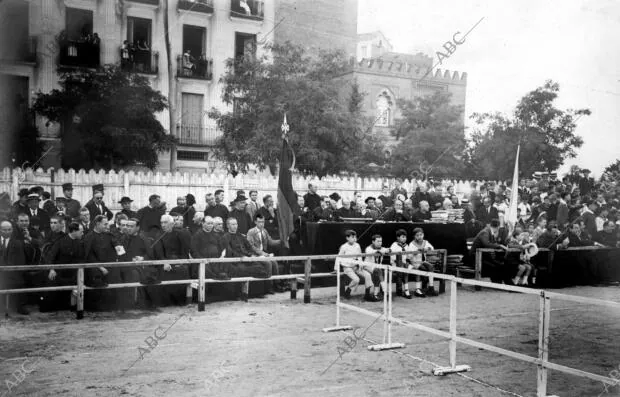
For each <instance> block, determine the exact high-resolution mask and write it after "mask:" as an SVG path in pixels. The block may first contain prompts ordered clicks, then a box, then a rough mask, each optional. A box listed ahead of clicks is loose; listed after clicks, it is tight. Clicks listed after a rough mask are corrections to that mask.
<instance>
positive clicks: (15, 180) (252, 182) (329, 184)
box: [0, 168, 481, 210]
mask: <svg viewBox="0 0 620 397" xmlns="http://www.w3.org/2000/svg"><path fill="white" fill-rule="evenodd" d="M67 182H71V183H73V188H74V191H73V198H75V199H77V200H79V201H80V202H81V203H82V204H85V203H86V202H87V201H88V200H90V198H91V197H92V185H95V184H99V183H102V184H103V185H104V187H105V197H104V201H105V203H106V205H107V206H108V207H109V208H110V209H111V210H118V209H120V204H118V201H119V200H120V199H121V197H123V196H129V197H131V198H132V199H133V200H134V202H133V208H135V209H137V208H141V207H143V206H145V205H147V204H148V197H149V196H150V195H151V194H158V195H160V196H161V197H162V200H163V201H166V202H167V203H168V208H172V207H173V206H175V205H176V198H177V197H179V196H185V195H187V194H188V193H191V194H193V195H194V196H195V197H196V201H197V205H196V208H197V209H199V210H200V209H202V208H204V203H205V199H204V197H205V195H206V194H207V193H213V192H214V191H215V190H217V189H223V190H224V192H225V203H227V202H229V201H230V200H232V199H233V198H234V197H236V192H237V190H244V191H245V193H246V196H247V195H248V194H249V191H250V190H257V191H258V192H259V199H260V198H261V197H263V196H265V195H267V194H271V195H272V196H274V199H275V198H276V196H277V194H276V192H277V187H278V180H277V177H273V176H271V175H270V174H269V173H256V172H253V173H248V174H239V175H237V176H236V177H234V178H233V177H232V175H230V174H227V173H226V172H225V171H216V172H213V173H209V174H207V173H202V174H197V173H179V172H177V173H170V172H165V173H163V172H135V171H128V172H125V171H119V172H115V171H104V170H101V171H94V170H90V171H85V170H79V171H75V170H72V169H71V170H68V171H65V170H62V169H61V170H55V169H52V168H50V169H48V170H47V171H46V170H43V169H41V168H39V169H36V170H32V169H30V168H28V169H25V170H22V169H20V168H15V169H10V168H4V169H3V170H2V173H0V192H8V193H9V195H10V197H11V199H12V200H17V196H18V192H19V189H21V188H31V187H34V186H42V187H43V188H44V189H45V191H48V192H50V193H51V194H52V198H54V197H58V196H62V184H63V183H67ZM310 182H314V183H316V184H317V185H318V186H319V189H318V193H319V194H322V195H323V194H325V195H329V194H331V193H333V192H338V193H339V194H340V195H341V196H342V197H348V198H352V197H353V196H354V192H355V191H361V192H362V195H363V197H366V196H370V195H373V196H378V195H380V194H381V186H382V184H383V182H388V183H389V185H390V187H393V186H394V180H392V179H387V178H361V177H341V176H328V177H324V178H321V179H318V178H310V177H308V178H306V177H304V176H301V175H294V176H293V188H294V189H295V190H296V191H297V192H298V193H301V194H305V192H306V191H307V189H308V183H310ZM471 182H473V181H456V180H444V181H442V186H443V187H444V188H445V187H447V186H450V185H453V186H454V187H455V190H456V193H457V195H459V196H463V195H468V194H469V193H470V190H471V187H470V185H471ZM476 182H478V184H480V183H481V182H480V181H476ZM403 186H404V187H405V188H406V189H407V191H409V192H410V191H412V190H413V189H415V186H416V181H405V182H403Z"/></svg>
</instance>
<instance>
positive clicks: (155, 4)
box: [129, 0, 159, 6]
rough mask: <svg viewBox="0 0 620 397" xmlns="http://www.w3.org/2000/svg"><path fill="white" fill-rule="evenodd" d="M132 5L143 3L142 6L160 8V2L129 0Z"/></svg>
mask: <svg viewBox="0 0 620 397" xmlns="http://www.w3.org/2000/svg"><path fill="white" fill-rule="evenodd" d="M129 1H131V2H132V3H142V4H148V5H151V6H159V0H129Z"/></svg>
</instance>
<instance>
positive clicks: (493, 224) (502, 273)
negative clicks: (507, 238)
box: [468, 218, 511, 283]
mask: <svg viewBox="0 0 620 397" xmlns="http://www.w3.org/2000/svg"><path fill="white" fill-rule="evenodd" d="M498 236H499V220H498V219H497V218H495V219H492V220H491V221H490V222H489V224H488V225H487V226H486V227H485V228H484V229H482V230H481V231H480V233H478V235H477V236H476V238H475V239H474V242H473V244H472V246H471V251H469V257H468V259H469V264H470V265H472V266H473V265H474V264H475V262H474V261H475V257H476V250H477V249H478V248H493V249H503V250H506V249H507V247H506V246H505V245H502V244H499V243H498ZM506 270H507V269H506V266H504V263H503V262H502V261H501V260H499V255H497V254H496V253H494V252H485V253H484V254H483V255H482V276H483V277H485V276H487V275H488V276H490V277H491V281H492V282H494V283H501V282H502V281H507V280H510V277H511V275H510V274H509V273H508V272H507V271H506Z"/></svg>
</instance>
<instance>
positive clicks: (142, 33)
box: [127, 17, 151, 49]
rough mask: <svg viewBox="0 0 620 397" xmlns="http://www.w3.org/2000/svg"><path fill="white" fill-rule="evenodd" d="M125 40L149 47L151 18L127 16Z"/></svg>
mask: <svg viewBox="0 0 620 397" xmlns="http://www.w3.org/2000/svg"><path fill="white" fill-rule="evenodd" d="M127 41H129V43H130V44H133V45H134V46H142V47H143V48H144V46H145V45H146V46H147V47H148V48H149V49H150V47H151V20H150V19H144V18H135V17H129V18H127Z"/></svg>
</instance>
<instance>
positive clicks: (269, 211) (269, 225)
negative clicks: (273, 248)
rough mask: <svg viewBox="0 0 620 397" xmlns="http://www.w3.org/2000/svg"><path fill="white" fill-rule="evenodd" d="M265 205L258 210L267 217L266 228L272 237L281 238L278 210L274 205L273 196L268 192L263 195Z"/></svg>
mask: <svg viewBox="0 0 620 397" xmlns="http://www.w3.org/2000/svg"><path fill="white" fill-rule="evenodd" d="M263 204H264V205H263V206H262V207H261V208H260V209H259V210H258V213H259V214H261V215H262V216H263V218H264V219H265V230H267V233H269V236H271V238H272V239H274V240H277V239H279V238H280V230H279V225H278V210H277V209H276V208H275V206H274V202H273V197H272V196H271V195H270V194H268V195H266V196H265V197H263Z"/></svg>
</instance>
